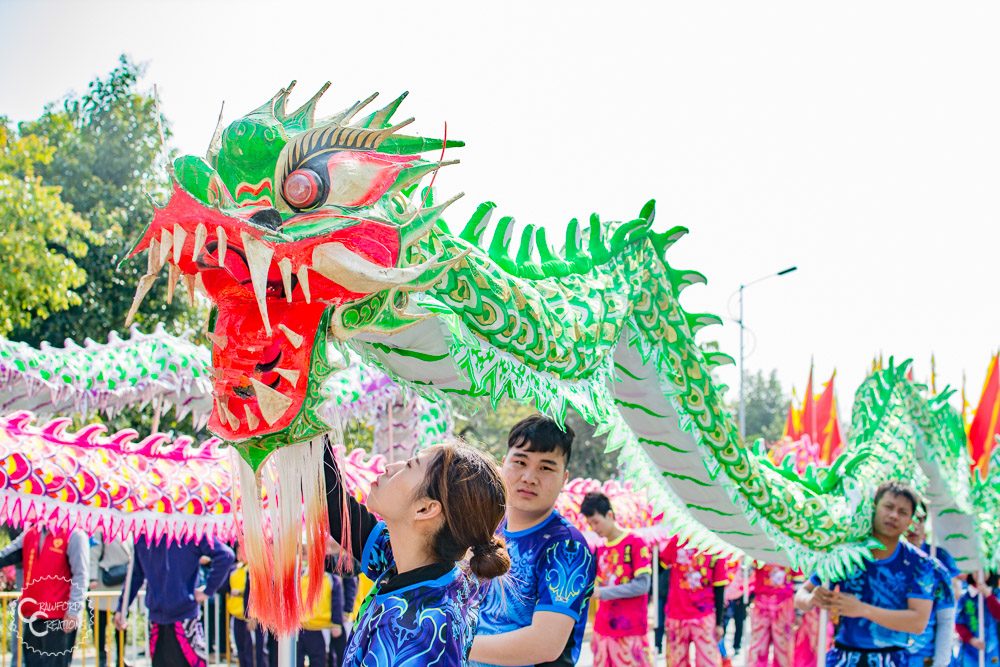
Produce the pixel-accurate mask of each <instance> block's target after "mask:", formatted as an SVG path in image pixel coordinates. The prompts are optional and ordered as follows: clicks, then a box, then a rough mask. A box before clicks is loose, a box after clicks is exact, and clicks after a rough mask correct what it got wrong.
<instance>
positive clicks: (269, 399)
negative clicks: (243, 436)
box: [250, 378, 292, 426]
mask: <svg viewBox="0 0 1000 667" xmlns="http://www.w3.org/2000/svg"><path fill="white" fill-rule="evenodd" d="M250 384H252V385H253V389H254V392H256V394H257V407H258V408H260V414H261V416H262V417H264V421H266V422H267V424H268V426H274V424H275V423H276V422H277V421H278V420H279V419H281V417H282V415H284V414H285V413H286V412H287V411H288V408H290V407H292V399H290V398H288V397H287V396H285V395H284V394H282V393H281V392H279V391H275V390H274V389H271V388H270V387H268V386H267V385H266V384H264V383H263V382H261V381H260V380H257V379H256V378H250Z"/></svg>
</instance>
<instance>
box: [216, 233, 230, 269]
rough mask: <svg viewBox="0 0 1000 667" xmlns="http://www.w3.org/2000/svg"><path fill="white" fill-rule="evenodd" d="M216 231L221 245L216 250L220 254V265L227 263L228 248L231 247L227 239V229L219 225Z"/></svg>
mask: <svg viewBox="0 0 1000 667" xmlns="http://www.w3.org/2000/svg"><path fill="white" fill-rule="evenodd" d="M215 233H216V235H217V236H218V237H219V247H218V248H217V249H216V252H217V253H218V255H219V266H225V265H226V248H227V247H229V245H228V244H229V242H228V241H227V240H226V230H225V229H223V228H222V225H219V226H218V227H216V228H215Z"/></svg>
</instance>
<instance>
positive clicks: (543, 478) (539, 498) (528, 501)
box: [501, 447, 569, 514]
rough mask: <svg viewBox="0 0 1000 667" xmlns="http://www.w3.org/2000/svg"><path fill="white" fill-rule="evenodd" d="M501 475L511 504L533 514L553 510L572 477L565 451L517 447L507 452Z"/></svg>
mask: <svg viewBox="0 0 1000 667" xmlns="http://www.w3.org/2000/svg"><path fill="white" fill-rule="evenodd" d="M501 473H502V474H503V481H504V484H506V486H507V505H508V506H509V507H511V508H512V509H515V510H518V511H520V512H525V513H529V514H543V513H545V512H548V511H549V510H551V509H552V508H553V507H554V506H555V504H556V498H558V497H559V492H560V491H562V488H563V484H565V483H566V480H567V479H568V477H569V475H568V473H567V472H566V457H565V456H564V455H563V453H562V452H561V451H559V450H556V451H552V452H528V451H525V450H523V449H518V448H514V447H512V448H511V449H510V451H508V452H507V458H505V459H504V461H503V468H502V469H501Z"/></svg>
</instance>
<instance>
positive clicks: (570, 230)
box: [563, 218, 593, 273]
mask: <svg viewBox="0 0 1000 667" xmlns="http://www.w3.org/2000/svg"><path fill="white" fill-rule="evenodd" d="M563 255H564V256H565V258H566V261H567V262H569V264H570V266H571V267H572V271H573V272H574V273H587V272H588V271H590V269H591V267H592V266H593V260H592V259H591V257H590V253H588V252H587V250H586V248H584V246H583V235H582V234H581V232H580V221H579V220H577V219H576V218H573V219H572V220H570V221H569V224H568V225H567V226H566V247H565V250H564V252H563Z"/></svg>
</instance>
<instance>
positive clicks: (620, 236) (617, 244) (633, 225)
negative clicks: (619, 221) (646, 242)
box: [611, 218, 650, 255]
mask: <svg viewBox="0 0 1000 667" xmlns="http://www.w3.org/2000/svg"><path fill="white" fill-rule="evenodd" d="M649 225H650V223H649V221H647V220H646V219H645V218H636V219H635V220H629V221H628V222H626V223H625V224H623V225H620V226H619V227H618V229H616V230H615V233H614V234H612V236H611V252H612V253H613V254H615V255H617V254H620V253H621V252H623V251H624V250H625V248H626V246H628V245H629V244H630V243H632V242H633V241H634V240H635V239H633V238H632V236H633V234H634V235H636V236H639V235H642V236H645V230H647V229H649Z"/></svg>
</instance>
